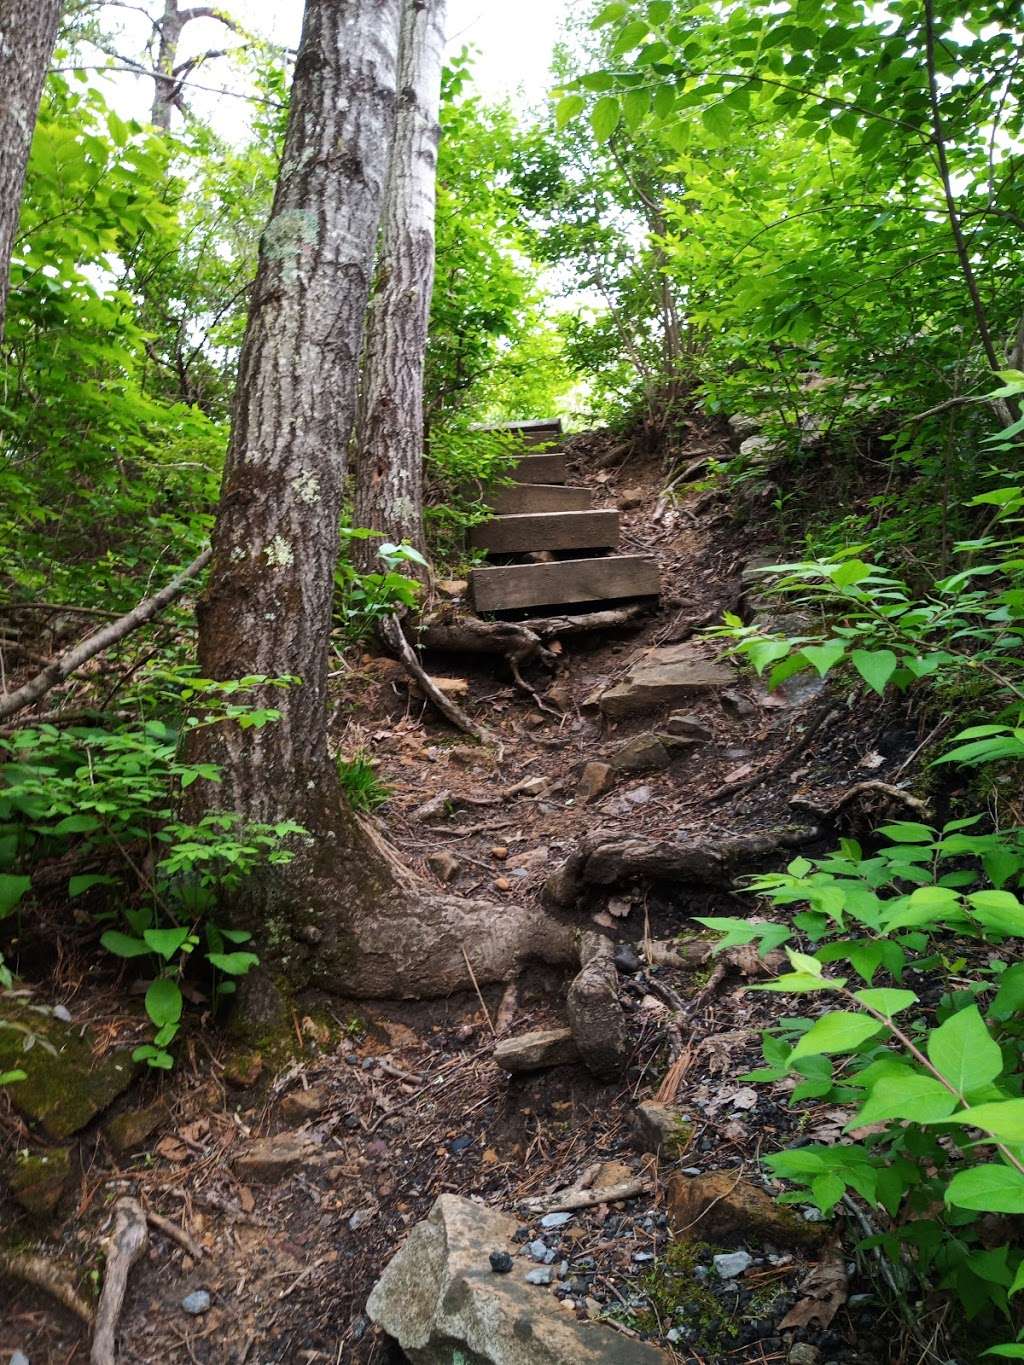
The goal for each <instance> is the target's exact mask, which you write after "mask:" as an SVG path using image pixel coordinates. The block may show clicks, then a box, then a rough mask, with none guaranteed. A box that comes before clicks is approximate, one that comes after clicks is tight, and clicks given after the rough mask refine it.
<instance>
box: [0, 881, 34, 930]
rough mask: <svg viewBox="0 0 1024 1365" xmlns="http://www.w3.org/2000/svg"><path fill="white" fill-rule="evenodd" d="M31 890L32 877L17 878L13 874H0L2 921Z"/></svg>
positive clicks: (0, 911)
mask: <svg viewBox="0 0 1024 1365" xmlns="http://www.w3.org/2000/svg"><path fill="white" fill-rule="evenodd" d="M31 889H32V878H31V877H19V876H15V874H14V873H13V872H0V919H3V917H4V916H5V915H9V914H10V913H11V911H12V910H13V909H14V907H15V906H16V905H17V904H18V902H19V901H20V900H21V898H22V897H23V896H25V895H27V894H28V892H29V891H31Z"/></svg>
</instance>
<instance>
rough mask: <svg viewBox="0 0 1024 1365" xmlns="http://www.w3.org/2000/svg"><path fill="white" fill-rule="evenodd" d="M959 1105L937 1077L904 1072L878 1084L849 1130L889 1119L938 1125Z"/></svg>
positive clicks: (881, 1079)
mask: <svg viewBox="0 0 1024 1365" xmlns="http://www.w3.org/2000/svg"><path fill="white" fill-rule="evenodd" d="M956 1105H957V1101H956V1096H955V1095H951V1094H950V1093H949V1091H948V1090H947V1089H946V1087H945V1086H944V1085H943V1084H942V1082H941V1081H937V1080H936V1079H935V1077H934V1076H922V1075H921V1074H920V1073H919V1072H916V1071H910V1070H907V1069H904V1070H903V1074H901V1075H889V1076H882V1077H881V1078H880V1079H879V1080H878V1081H876V1082H875V1084H874V1085H873V1086H872V1088H871V1093H870V1094H869V1095H868V1097H867V1099H866V1100H865V1101H864V1103H863V1105H862V1106H861V1108H860V1109H859V1110H858V1112H857V1114H856V1116H855V1117H854V1118H853V1119H852V1120H851V1121H850V1123H849V1124H848V1127H850V1128H860V1127H862V1126H863V1125H864V1124H868V1123H881V1122H883V1121H884V1120H886V1119H905V1120H906V1121H907V1122H908V1123H937V1122H939V1121H941V1120H942V1119H944V1118H946V1117H947V1116H948V1115H949V1114H951V1113H952V1112H953V1110H954V1109H955V1108H956Z"/></svg>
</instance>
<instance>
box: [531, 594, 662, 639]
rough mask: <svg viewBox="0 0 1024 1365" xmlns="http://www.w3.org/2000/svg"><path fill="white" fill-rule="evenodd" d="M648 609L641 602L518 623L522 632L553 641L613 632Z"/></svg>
mask: <svg viewBox="0 0 1024 1365" xmlns="http://www.w3.org/2000/svg"><path fill="white" fill-rule="evenodd" d="M648 610H649V608H648V607H647V606H645V605H644V604H643V603H642V602H639V603H635V604H633V605H632V606H629V607H616V608H614V609H609V610H608V611H590V612H586V613H585V614H584V615H582V616H537V617H532V618H531V619H529V620H527V621H520V622H519V626H520V628H521V629H523V630H529V631H531V632H532V633H533V634H534V635H536V636H537V637H538V639H541V640H553V639H555V638H556V636H561V635H586V634H589V633H590V632H591V631H594V630H613V629H614V628H615V627H616V626H628V625H629V623H630V622H631V621H634V620H636V618H637V617H638V616H641V615H642V614H643V613H644V612H645V611H648Z"/></svg>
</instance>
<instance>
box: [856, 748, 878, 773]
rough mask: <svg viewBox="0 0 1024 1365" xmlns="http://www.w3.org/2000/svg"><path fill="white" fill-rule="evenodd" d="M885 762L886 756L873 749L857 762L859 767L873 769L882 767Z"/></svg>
mask: <svg viewBox="0 0 1024 1365" xmlns="http://www.w3.org/2000/svg"><path fill="white" fill-rule="evenodd" d="M884 762H885V759H884V757H883V756H882V755H881V754H880V753H877V752H876V751H875V750H872V751H871V753H869V754H865V755H864V757H863V758H862V759H861V760H860V762H859V763H858V764H857V767H858V768H870V769H871V770H872V771H873V770H874V769H875V768H880V767H881V766H882V764H883V763H884Z"/></svg>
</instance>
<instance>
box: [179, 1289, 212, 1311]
mask: <svg viewBox="0 0 1024 1365" xmlns="http://www.w3.org/2000/svg"><path fill="white" fill-rule="evenodd" d="M181 1306H182V1308H184V1310H185V1312H186V1313H191V1315H192V1316H193V1317H194V1318H198V1317H200V1316H201V1315H202V1314H203V1313H206V1312H208V1311H209V1308H210V1296H209V1294H208V1293H207V1292H206V1290H205V1289H193V1291H192V1293H191V1294H186V1295H185V1297H184V1298H183V1299H182V1301H181Z"/></svg>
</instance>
